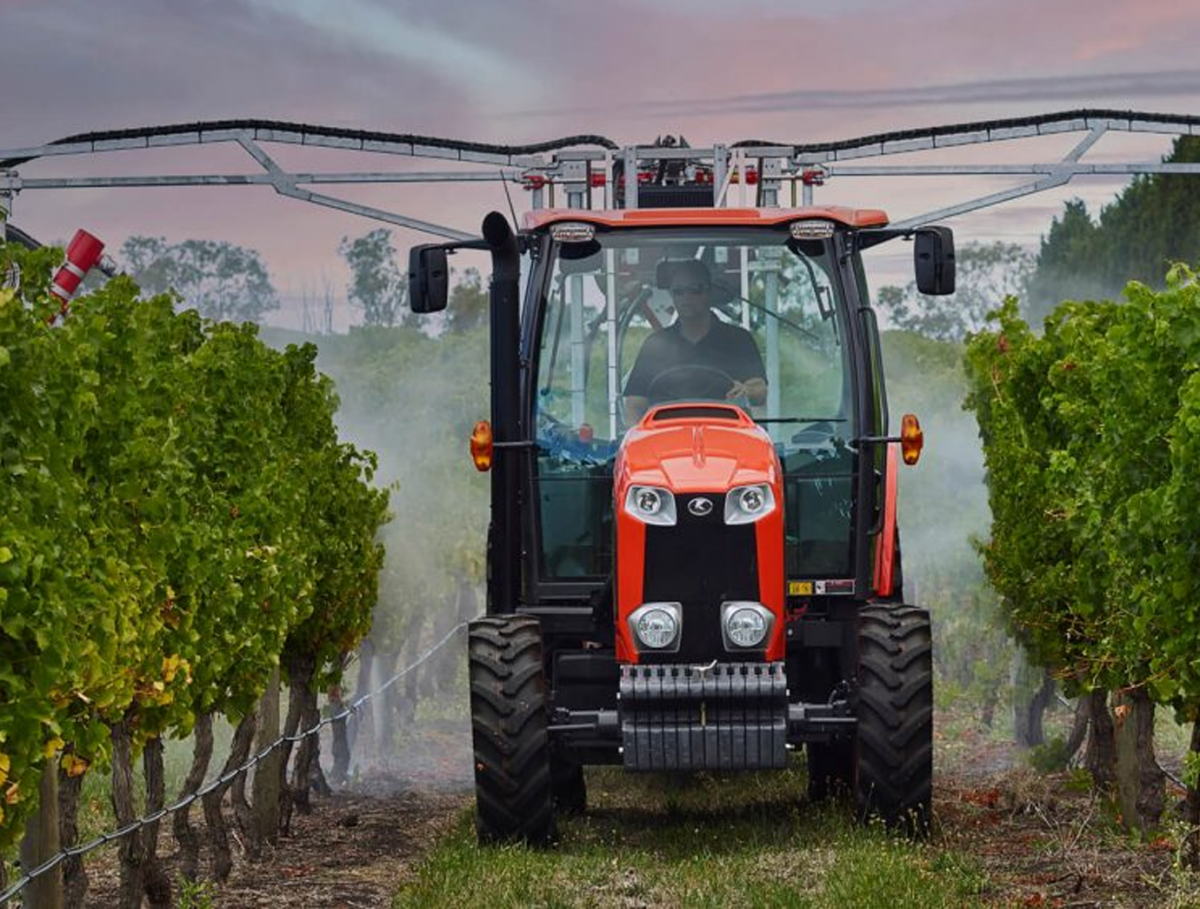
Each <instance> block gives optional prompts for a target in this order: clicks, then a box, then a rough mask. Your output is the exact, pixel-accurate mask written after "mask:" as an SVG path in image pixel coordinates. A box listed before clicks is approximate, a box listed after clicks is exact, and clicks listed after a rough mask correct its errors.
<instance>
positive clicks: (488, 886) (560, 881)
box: [394, 767, 986, 909]
mask: <svg viewBox="0 0 1200 909" xmlns="http://www.w3.org/2000/svg"><path fill="white" fill-rule="evenodd" d="M588 785H589V788H590V791H589V797H590V803H591V805H590V808H589V811H588V813H587V814H586V815H584V816H582V817H577V818H566V819H562V820H561V821H560V834H561V839H560V843H559V845H558V846H557V847H556V848H553V849H548V850H535V849H526V848H522V847H517V846H507V847H493V848H487V849H481V848H479V847H478V846H477V845H476V844H475V831H474V824H473V819H472V817H471V815H470V813H464V815H463V817H462V818H461V819H460V821H459V823H458V825H457V826H456V828H455V830H454V832H453V833H452V834H451V835H450V836H449V837H447V838H446V839H445V840H444V841H443V842H442V843H440V844H438V845H437V846H436V847H435V848H434V849H433V851H432V852H431V853H430V854H429V855H428V856H427V857H426V858H425V860H424V861H423V862H422V863H421V864H420V865H419V866H418V867H417V869H416V871H415V876H414V879H413V880H412V881H411V882H410V883H409V884H408V885H406V886H405V887H404V888H403V889H402V890H401V891H400V892H399V893H398V894H397V896H396V899H395V902H394V906H395V907H417V906H455V907H460V909H465V907H472V906H486V907H488V909H501V907H506V906H514V907H516V906H520V907H526V906H539V907H576V906H578V907H585V906H597V907H600V906H604V907H609V906H621V907H638V906H696V907H706V906H712V907H722V906H732V905H737V906H747V907H757V906H762V907H769V906H788V907H804V909H808V907H811V909H823V907H849V906H853V907H862V909H871V907H881V909H909V907H913V909H916V907H931V909H932V907H957V906H970V905H974V904H975V902H976V899H975V897H976V896H977V895H978V894H979V893H980V892H981V891H982V890H983V888H984V885H985V883H986V880H985V877H984V875H983V873H982V871H981V870H980V867H979V865H978V864H977V863H976V862H974V861H973V860H972V859H970V858H967V857H965V856H959V855H955V854H952V853H950V852H947V851H945V850H944V849H941V848H939V847H937V846H935V845H929V844H926V843H914V842H911V841H909V840H907V839H904V838H901V837H899V836H896V835H893V834H891V833H889V832H888V831H886V830H884V829H882V828H881V827H879V826H867V827H862V826H859V825H857V824H856V823H854V820H853V818H852V816H851V813H850V811H849V809H848V808H846V807H844V806H836V805H833V806H820V807H814V806H812V805H809V804H808V803H807V802H806V801H805V800H804V798H803V795H802V793H803V791H804V773H803V770H802V769H801V768H799V767H797V768H795V769H791V770H788V771H786V772H784V773H775V774H741V775H728V776H718V775H710V774H701V775H699V776H697V777H693V778H690V779H689V780H685V781H682V782H681V781H679V780H678V779H676V778H671V777H667V776H659V775H649V776H634V775H632V774H625V773H624V772H623V771H621V770H617V769H613V768H600V769H596V770H589V771H588Z"/></svg>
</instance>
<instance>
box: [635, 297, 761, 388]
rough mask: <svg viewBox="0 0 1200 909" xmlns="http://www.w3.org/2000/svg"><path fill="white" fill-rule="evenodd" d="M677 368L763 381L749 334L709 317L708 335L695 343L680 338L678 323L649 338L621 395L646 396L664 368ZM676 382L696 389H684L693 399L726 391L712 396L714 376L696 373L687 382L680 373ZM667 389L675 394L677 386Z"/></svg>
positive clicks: (685, 377)
mask: <svg viewBox="0 0 1200 909" xmlns="http://www.w3.org/2000/svg"><path fill="white" fill-rule="evenodd" d="M680 366H706V367H709V368H711V369H719V370H720V371H721V372H724V373H727V374H728V375H729V376H730V377H731V378H733V379H735V380H737V381H738V382H745V381H747V380H748V379H765V378H766V370H765V369H763V361H762V355H761V354H760V353H759V352H758V346H757V345H756V344H755V343H754V338H753V337H752V336H751V334H750V332H748V331H746V329H744V328H742V327H740V326H738V325H731V324H729V323H728V322H722V321H721V320H720V319H718V318H717V317H716V316H713V320H712V325H711V326H710V327H709V329H708V333H707V334H705V336H704V337H703V338H701V339H700V340H699V341H697V342H696V343H695V344H693V343H692V342H691V341H689V340H688V339H687V338H685V337H684V336H683V334H682V332H681V331H680V329H679V323H678V322H675V323H674V324H673V325H670V326H669V327H667V328H664V329H661V330H660V331H656V332H654V334H652V335H650V337H648V338H647V339H646V341H645V343H644V344H642V349H641V350H640V351H638V355H637V361H636V362H635V363H634V364H633V370H632V371H631V372H630V373H629V378H628V379H627V380H626V382H625V394H626V395H633V396H636V397H641V398H648V397H650V395H649V390H650V386H651V384H652V383H653V382H654V380H655V379H656V378H657V377H658V376H660V375H662V374H663V373H664V372H666V371H667V370H668V369H674V368H676V367H680ZM680 379H681V381H683V382H685V383H686V384H690V385H695V386H696V387H695V388H694V389H688V391H689V394H690V395H691V396H695V397H709V398H714V397H724V396H725V392H727V391H728V390H729V389H728V388H726V389H724V390H721V391H720V393H719V394H717V393H715V392H717V389H716V388H715V387H714V386H715V385H717V384H720V383H719V381H718V377H717V376H715V375H711V374H708V375H704V374H698V375H695V376H693V377H691V381H688V377H687V376H686V374H684V373H680ZM671 388H672V389H673V390H675V391H676V393H677V392H678V388H679V386H678V385H676V384H672V385H671ZM655 394H656V397H661V396H662V394H663V390H661V389H658V390H656V392H655ZM680 397H683V395H680ZM651 403H656V402H653V401H652V402H651Z"/></svg>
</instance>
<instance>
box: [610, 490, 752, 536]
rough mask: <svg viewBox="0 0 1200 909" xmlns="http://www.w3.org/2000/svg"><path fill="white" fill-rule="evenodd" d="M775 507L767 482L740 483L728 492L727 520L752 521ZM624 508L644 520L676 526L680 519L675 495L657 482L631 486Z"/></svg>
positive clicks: (732, 522) (626, 495)
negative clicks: (660, 486) (652, 484)
mask: <svg viewBox="0 0 1200 909" xmlns="http://www.w3.org/2000/svg"><path fill="white" fill-rule="evenodd" d="M774 510H775V493H773V492H772V491H771V487H770V486H768V485H767V484H766V483H756V484H755V485H753V486H738V487H736V488H734V489H731V490H729V492H728V493H726V495H725V523H726V524H753V523H754V522H755V521H758V520H760V519H762V518H765V517H766V516H767V515H769V514H770V513H771V512H773V511H774ZM625 511H626V512H628V513H629V514H631V515H633V516H634V517H635V518H637V519H638V520H639V521H641V522H643V523H645V524H657V525H660V526H662V527H673V526H675V524H676V522H677V521H678V512H677V511H676V508H675V496H674V495H673V494H672V493H671V491H670V490H669V489H661V488H659V487H657V486H630V487H629V492H627V493H626V494H625Z"/></svg>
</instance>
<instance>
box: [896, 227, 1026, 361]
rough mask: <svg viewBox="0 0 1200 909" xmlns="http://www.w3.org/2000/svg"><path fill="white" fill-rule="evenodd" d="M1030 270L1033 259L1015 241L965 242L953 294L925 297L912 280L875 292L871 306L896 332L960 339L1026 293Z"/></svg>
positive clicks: (953, 339)
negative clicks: (1008, 299) (1006, 302)
mask: <svg viewBox="0 0 1200 909" xmlns="http://www.w3.org/2000/svg"><path fill="white" fill-rule="evenodd" d="M1033 267H1034V257H1033V255H1032V254H1031V253H1030V252H1029V251H1028V250H1026V249H1024V248H1023V247H1021V246H1018V245H1017V244H1016V243H1002V242H999V241H997V242H995V243H966V244H964V245H963V246H962V247H961V248H960V249H959V250H958V279H957V290H956V291H955V292H954V293H953V294H951V295H949V296H946V297H926V296H923V295H922V294H920V293H918V292H917V284H916V282H915V281H910V282H909V283H908V284H907V285H906V286H904V287H896V286H894V285H893V286H887V287H881V288H879V291H878V293H877V294H876V301H875V302H876V304H877V305H878V306H879V308H880V309H881V310H883V311H884V312H885V313H887V317H888V321H889V322H890V323H891V324H892V325H893V326H895V327H896V328H901V329H906V330H908V331H915V332H917V333H918V334H922V335H924V336H925V337H927V338H934V339H936V340H938V341H962V340H963V339H964V338H966V336H967V335H968V334H970V333H972V332H976V331H979V330H980V329H981V328H983V326H984V325H985V323H986V321H987V314H988V313H989V312H991V311H992V310H993V309H996V308H997V307H999V306H1000V304H1001V303H1002V302H1003V301H1004V298H1005V297H1007V296H1009V295H1010V294H1012V295H1023V294H1024V292H1025V286H1026V284H1027V283H1028V281H1029V278H1030V275H1031V274H1032V273H1033Z"/></svg>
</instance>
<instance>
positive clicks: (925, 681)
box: [855, 604, 933, 835]
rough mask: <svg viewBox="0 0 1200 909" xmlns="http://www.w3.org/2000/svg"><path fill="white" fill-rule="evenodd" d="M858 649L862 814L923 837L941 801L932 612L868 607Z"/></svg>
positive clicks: (858, 795) (859, 796)
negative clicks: (936, 786)
mask: <svg viewBox="0 0 1200 909" xmlns="http://www.w3.org/2000/svg"><path fill="white" fill-rule="evenodd" d="M858 646H859V655H858V685H859V688H858V774H857V777H858V778H857V784H856V786H855V801H856V804H857V807H858V811H859V816H860V817H861V818H862V819H864V820H865V819H867V818H869V817H876V816H877V817H880V818H882V819H883V820H884V821H885V822H886V823H887V824H888V825H889V826H892V827H900V828H903V829H906V830H908V831H909V832H910V833H913V834H916V835H922V834H924V833H926V832H927V831H928V829H929V821H930V802H931V801H932V797H933V650H932V636H931V633H930V627H929V613H928V612H927V611H926V610H924V609H918V608H917V607H915V606H905V605H902V604H871V605H868V606H864V607H863V608H862V610H861V611H860V613H859V631H858Z"/></svg>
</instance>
